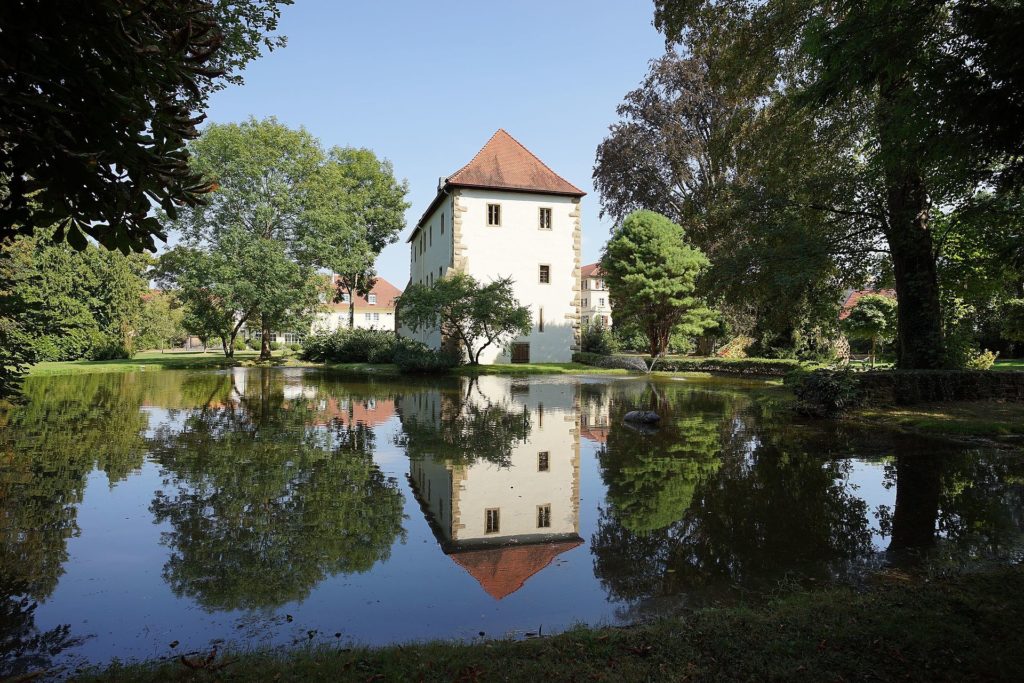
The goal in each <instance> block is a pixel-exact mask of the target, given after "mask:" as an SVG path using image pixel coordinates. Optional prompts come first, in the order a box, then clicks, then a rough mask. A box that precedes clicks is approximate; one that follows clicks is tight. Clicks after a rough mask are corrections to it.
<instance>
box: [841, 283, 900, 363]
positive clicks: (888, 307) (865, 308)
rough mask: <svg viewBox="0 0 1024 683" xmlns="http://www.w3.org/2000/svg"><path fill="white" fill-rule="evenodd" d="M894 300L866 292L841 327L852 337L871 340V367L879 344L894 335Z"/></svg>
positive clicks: (889, 339) (887, 340) (888, 340)
mask: <svg viewBox="0 0 1024 683" xmlns="http://www.w3.org/2000/svg"><path fill="white" fill-rule="evenodd" d="M896 309H897V306H896V302H895V301H894V300H892V299H891V298H889V297H887V296H883V295H881V294H868V295H867V296H863V297H861V298H860V300H858V301H857V303H856V305H854V307H853V309H852V310H851V311H850V314H849V316H847V318H846V319H845V320H844V321H843V329H844V330H845V331H846V334H848V335H849V336H850V337H851V338H853V339H864V340H867V341H870V342H871V367H875V353H876V351H877V349H878V346H879V345H880V344H884V343H887V342H890V341H892V339H893V337H895V336H896Z"/></svg>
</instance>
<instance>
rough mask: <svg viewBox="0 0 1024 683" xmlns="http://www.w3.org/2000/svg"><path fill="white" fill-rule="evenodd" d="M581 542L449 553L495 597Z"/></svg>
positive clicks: (507, 592)
mask: <svg viewBox="0 0 1024 683" xmlns="http://www.w3.org/2000/svg"><path fill="white" fill-rule="evenodd" d="M581 543H583V541H582V540H580V539H575V540H571V541H558V542H556V543H538V544H530V545H509V546H502V547H500V548H486V549H482V550H463V551H459V552H457V553H454V554H452V556H451V557H452V559H453V560H455V563H456V564H458V565H459V566H460V567H462V568H463V569H465V570H466V571H467V572H469V574H470V576H472V577H473V578H474V579H476V580H477V582H479V584H480V586H481V587H482V588H483V589H484V590H485V591H486V592H487V594H488V595H490V596H491V597H492V598H494V599H495V600H501V599H502V598H504V597H506V596H508V595H511V594H512V593H515V592H516V591H517V590H519V589H520V588H522V587H523V584H524V583H526V580H527V579H529V578H530V577H531V576H533V575H534V574H536V573H537V572H539V571H540V570H542V569H544V568H545V567H547V566H548V565H549V564H551V562H552V561H553V560H554V559H555V558H556V557H558V556H559V555H561V554H562V553H564V552H565V551H567V550H572V549H573V548H575V547H576V546H578V545H580V544H581Z"/></svg>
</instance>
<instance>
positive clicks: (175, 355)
mask: <svg viewBox="0 0 1024 683" xmlns="http://www.w3.org/2000/svg"><path fill="white" fill-rule="evenodd" d="M258 355H259V354H258V353H257V352H255V351H249V350H247V351H235V358H234V359H231V358H225V357H224V354H223V353H220V352H217V353H213V352H211V353H203V352H201V351H167V352H166V353H161V352H159V351H144V352H142V353H138V354H136V355H135V357H134V358H127V359H119V360H72V361H58V362H47V363H37V364H36V365H33V366H32V368H31V369H30V370H29V373H28V374H29V376H30V377H47V376H51V375H79V374H85V373H91V372H144V371H151V370H183V369H190V368H226V367H231V366H234V365H238V364H239V363H241V362H244V361H254V360H256V357H257V356H258Z"/></svg>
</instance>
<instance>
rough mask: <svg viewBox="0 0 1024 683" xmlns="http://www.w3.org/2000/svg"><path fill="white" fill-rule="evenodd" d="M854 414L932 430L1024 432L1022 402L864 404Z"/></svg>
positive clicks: (1002, 434) (991, 434) (987, 434)
mask: <svg viewBox="0 0 1024 683" xmlns="http://www.w3.org/2000/svg"><path fill="white" fill-rule="evenodd" d="M854 417H855V418H861V419H864V420H868V421H871V422H876V423H881V424H884V425H887V426H893V427H901V428H905V429H912V430H916V431H921V432H928V433H933V434H951V435H955V436H981V437H996V438H998V437H1013V436H1021V435H1024V403H1009V402H1005V403H1004V402H999V401H954V402H949V403H932V404H927V403H926V404H921V405H913V406H893V407H886V408H863V409H861V410H858V411H857V412H856V413H855V414H854Z"/></svg>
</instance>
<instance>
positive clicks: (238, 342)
mask: <svg viewBox="0 0 1024 683" xmlns="http://www.w3.org/2000/svg"><path fill="white" fill-rule="evenodd" d="M231 346H232V348H234V349H235V351H245V350H246V349H247V348H248V345H247V344H246V343H245V340H244V339H242V338H241V337H235V341H234V343H233V344H231Z"/></svg>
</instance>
